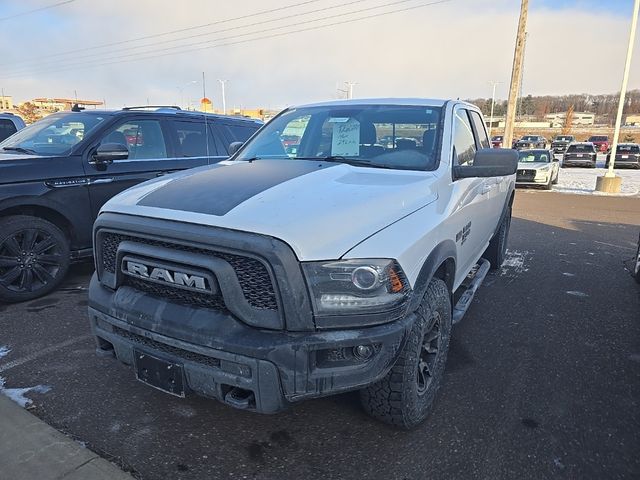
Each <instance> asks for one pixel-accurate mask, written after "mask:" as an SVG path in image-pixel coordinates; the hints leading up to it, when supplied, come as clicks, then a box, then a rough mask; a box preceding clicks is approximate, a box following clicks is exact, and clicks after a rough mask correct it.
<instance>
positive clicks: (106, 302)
mask: <svg viewBox="0 0 640 480" xmlns="http://www.w3.org/2000/svg"><path fill="white" fill-rule="evenodd" d="M89 297H90V300H89V318H90V324H91V330H92V333H93V335H95V337H96V341H97V345H98V350H99V351H101V352H104V353H109V352H112V353H113V354H114V355H115V356H116V357H117V358H118V359H119V360H120V361H122V362H124V363H125V364H132V363H133V361H134V351H138V352H143V353H146V354H148V355H152V356H154V357H158V358H161V359H164V360H166V361H169V362H171V363H175V364H178V365H181V366H183V370H184V376H185V384H186V385H185V386H186V390H187V393H190V392H191V393H196V394H199V395H203V396H206V397H211V398H215V399H218V400H220V401H221V402H224V403H227V404H229V405H231V406H234V407H239V408H246V409H248V410H253V411H256V412H260V413H275V412H278V411H280V410H282V409H284V408H286V407H287V405H288V404H289V403H291V402H295V401H298V400H303V399H308V398H314V397H321V396H327V395H332V394H335V393H339V392H344V391H349V390H355V389H359V388H362V387H364V386H366V385H369V384H371V383H373V382H375V381H377V380H379V379H380V378H382V377H383V376H384V375H386V373H387V372H388V371H389V369H390V368H391V366H393V364H394V363H395V361H396V358H397V356H398V353H399V352H400V350H401V348H402V346H403V345H404V341H405V338H406V336H407V334H408V332H410V330H411V327H412V326H413V322H414V320H415V317H414V315H413V314H409V315H407V316H405V317H404V318H402V319H400V320H396V321H393V322H391V323H387V324H384V325H379V326H374V327H367V328H360V329H344V330H329V331H313V332H291V331H274V330H263V329H258V328H255V327H251V326H248V325H247V324H245V323H243V322H241V321H239V320H237V319H236V318H234V317H233V316H232V315H231V314H228V313H221V312H214V311H211V310H208V309H204V308H193V307H189V306H185V305H177V304H173V303H169V302H159V301H158V299H157V298H155V297H152V296H150V295H147V294H145V293H141V292H137V291H135V290H133V289H131V288H128V287H121V288H119V289H118V290H117V291H113V290H111V289H109V288H106V287H104V286H102V285H101V284H100V283H99V281H98V279H97V277H96V275H94V277H93V278H92V280H91V286H90V295H89ZM359 345H364V346H368V347H370V348H371V351H372V352H373V353H372V355H371V357H370V358H368V359H362V358H357V357H356V356H354V354H353V352H354V347H356V346H359ZM237 392H241V393H240V395H237V394H236V393H237ZM238 397H241V398H242V400H243V402H239V401H238Z"/></svg>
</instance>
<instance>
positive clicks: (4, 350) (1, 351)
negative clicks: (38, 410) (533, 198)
mask: <svg viewBox="0 0 640 480" xmlns="http://www.w3.org/2000/svg"><path fill="white" fill-rule="evenodd" d="M10 351H11V349H10V348H9V347H7V346H5V345H0V358H2V357H6V356H7V355H8V354H9V352H10ZM5 384H6V380H5V379H4V378H3V377H0V395H5V396H7V397H9V398H10V399H11V400H13V401H14V402H16V403H17V404H18V405H20V406H21V407H23V408H24V407H26V406H27V405H30V404H31V403H32V400H31V399H30V398H27V397H25V395H26V394H27V393H29V392H35V393H47V392H48V391H49V390H51V387H49V386H47V385H36V386H35V387H26V388H6V387H5Z"/></svg>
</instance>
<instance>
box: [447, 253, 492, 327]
mask: <svg viewBox="0 0 640 480" xmlns="http://www.w3.org/2000/svg"><path fill="white" fill-rule="evenodd" d="M490 266H491V264H490V263H489V261H488V260H485V259H484V258H481V259H480V261H479V262H478V264H477V268H476V269H475V274H473V276H472V277H471V274H470V277H467V279H470V280H471V281H470V283H468V284H465V282H466V280H465V282H463V284H462V285H461V288H465V291H464V293H463V294H462V296H461V297H460V299H459V300H458V302H457V303H456V304H455V306H454V307H453V315H452V318H451V320H452V322H453V324H454V325H455V324H456V323H458V322H459V321H460V320H462V317H463V316H464V314H465V313H467V310H468V309H469V306H470V305H471V301H472V300H473V296H474V295H475V294H476V290H478V287H479V286H480V285H482V282H483V281H484V277H486V276H487V272H488V271H489V267H490Z"/></svg>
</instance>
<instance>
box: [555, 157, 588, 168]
mask: <svg viewBox="0 0 640 480" xmlns="http://www.w3.org/2000/svg"><path fill="white" fill-rule="evenodd" d="M595 164H596V159H595V158H593V157H591V158H589V157H585V158H575V157H571V158H566V157H564V158H563V159H562V166H563V167H571V166H578V167H590V166H592V165H595Z"/></svg>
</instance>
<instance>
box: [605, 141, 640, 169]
mask: <svg viewBox="0 0 640 480" xmlns="http://www.w3.org/2000/svg"><path fill="white" fill-rule="evenodd" d="M610 160H611V152H609V153H608V154H607V161H606V163H605V166H606V167H607V168H609V161H610ZM613 166H614V168H616V167H617V168H627V167H628V168H640V145H638V144H637V143H620V144H619V145H618V148H617V149H616V161H615V162H614V164H613Z"/></svg>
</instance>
